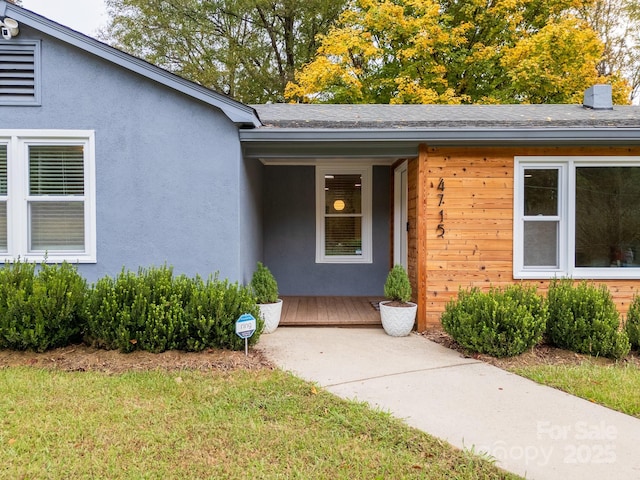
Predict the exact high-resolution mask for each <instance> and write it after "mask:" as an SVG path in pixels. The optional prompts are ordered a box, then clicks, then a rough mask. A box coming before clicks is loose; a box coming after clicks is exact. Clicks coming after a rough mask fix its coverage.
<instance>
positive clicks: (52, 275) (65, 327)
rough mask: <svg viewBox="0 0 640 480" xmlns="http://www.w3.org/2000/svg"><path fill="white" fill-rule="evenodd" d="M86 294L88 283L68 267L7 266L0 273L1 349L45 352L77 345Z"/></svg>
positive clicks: (66, 265)
mask: <svg viewBox="0 0 640 480" xmlns="http://www.w3.org/2000/svg"><path fill="white" fill-rule="evenodd" d="M86 294H87V284H86V281H85V280H84V279H83V278H82V277H81V276H80V274H79V273H78V272H77V269H76V267H75V266H73V265H70V264H68V263H62V264H60V265H47V264H46V263H43V264H42V265H36V264H35V263H28V262H22V261H19V260H18V261H16V262H13V263H6V264H5V265H4V267H3V268H2V269H0V348H10V349H14V350H35V351H37V352H43V351H45V350H47V349H50V348H55V347H62V346H66V345H69V344H70V343H72V342H74V341H79V340H80V339H81V335H82V333H83V329H84V327H85V309H84V304H85V299H86Z"/></svg>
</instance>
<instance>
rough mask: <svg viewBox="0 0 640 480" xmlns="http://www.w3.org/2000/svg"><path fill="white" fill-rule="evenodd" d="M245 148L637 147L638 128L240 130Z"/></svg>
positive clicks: (639, 139)
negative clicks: (322, 145) (355, 144)
mask: <svg viewBox="0 0 640 480" xmlns="http://www.w3.org/2000/svg"><path fill="white" fill-rule="evenodd" d="M240 141H241V142H242V143H244V144H254V143H262V144H273V143H279V142H294V143H309V142H313V143H318V142H319V143H345V142H349V143H350V142H390V143H396V142H398V143H406V142H410V143H414V142H415V143H418V144H419V143H428V144H429V145H434V146H457V145H496V146H500V145H532V144H536V145H538V144H552V145H558V144H561V145H613V144H617V145H640V127H628V128H624V127H623V128H612V127H602V128H600V127H590V128H554V127H547V128H395V129H355V128H354V129H331V128H317V129H316V128H309V129H305V128H271V127H263V128H257V129H252V130H240Z"/></svg>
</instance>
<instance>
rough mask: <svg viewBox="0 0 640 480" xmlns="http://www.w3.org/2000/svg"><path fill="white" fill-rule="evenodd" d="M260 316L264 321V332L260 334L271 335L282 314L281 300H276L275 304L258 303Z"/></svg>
mask: <svg viewBox="0 0 640 480" xmlns="http://www.w3.org/2000/svg"><path fill="white" fill-rule="evenodd" d="M258 307H259V308H260V316H261V317H262V319H263V320H264V330H263V331H262V333H273V332H275V331H276V328H278V324H279V323H280V315H281V314H282V299H280V298H279V299H278V301H277V302H276V303H259V304H258Z"/></svg>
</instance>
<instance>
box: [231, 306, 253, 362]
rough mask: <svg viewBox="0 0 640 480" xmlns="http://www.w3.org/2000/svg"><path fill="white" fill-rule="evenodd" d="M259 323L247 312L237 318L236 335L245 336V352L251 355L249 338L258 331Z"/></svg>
mask: <svg viewBox="0 0 640 480" xmlns="http://www.w3.org/2000/svg"><path fill="white" fill-rule="evenodd" d="M257 326H258V323H257V322H256V319H255V317H254V316H253V315H251V314H250V313H245V314H244V315H240V318H238V320H236V335H238V336H239V337H240V338H244V354H245V356H246V355H249V338H250V337H251V336H252V335H253V334H254V333H256V328H257Z"/></svg>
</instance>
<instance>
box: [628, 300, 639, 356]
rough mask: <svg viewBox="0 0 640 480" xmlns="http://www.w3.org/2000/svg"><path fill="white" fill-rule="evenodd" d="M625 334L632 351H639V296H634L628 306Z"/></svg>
mask: <svg viewBox="0 0 640 480" xmlns="http://www.w3.org/2000/svg"><path fill="white" fill-rule="evenodd" d="M624 329H625V332H627V336H628V337H629V344H630V345H631V348H633V349H634V350H640V296H638V295H635V296H634V297H633V300H632V301H631V305H630V306H629V312H628V313H627V321H626V323H625V328H624Z"/></svg>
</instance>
